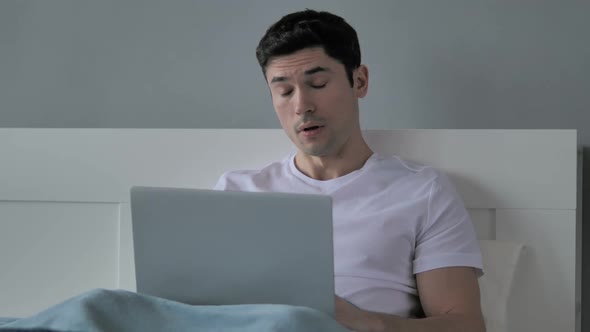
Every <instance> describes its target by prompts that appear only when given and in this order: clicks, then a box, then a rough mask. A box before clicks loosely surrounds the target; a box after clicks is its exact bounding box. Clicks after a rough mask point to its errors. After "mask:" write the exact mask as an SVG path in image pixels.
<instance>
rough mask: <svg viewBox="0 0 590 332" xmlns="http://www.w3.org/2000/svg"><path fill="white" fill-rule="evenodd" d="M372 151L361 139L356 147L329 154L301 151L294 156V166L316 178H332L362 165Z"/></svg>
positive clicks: (323, 179) (322, 179)
mask: <svg viewBox="0 0 590 332" xmlns="http://www.w3.org/2000/svg"><path fill="white" fill-rule="evenodd" d="M372 154H373V151H372V150H371V148H369V146H368V145H367V144H366V143H365V141H364V140H363V141H362V142H360V144H359V145H358V147H357V148H354V149H344V150H343V151H341V152H340V153H338V154H335V155H331V156H323V157H316V156H311V155H308V154H305V153H303V152H301V151H299V152H297V155H296V156H295V167H297V169H298V170H299V171H301V173H303V174H305V175H307V176H309V177H310V178H312V179H316V180H321V181H325V180H332V179H335V178H338V177H341V176H343V175H346V174H348V173H351V172H354V171H356V170H358V169H360V168H362V167H363V165H364V164H365V162H366V161H367V160H368V159H369V157H371V155H372Z"/></svg>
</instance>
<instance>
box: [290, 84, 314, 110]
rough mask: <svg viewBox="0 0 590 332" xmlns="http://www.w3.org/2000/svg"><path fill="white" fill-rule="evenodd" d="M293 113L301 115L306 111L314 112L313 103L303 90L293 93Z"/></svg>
mask: <svg viewBox="0 0 590 332" xmlns="http://www.w3.org/2000/svg"><path fill="white" fill-rule="evenodd" d="M294 102H295V114H297V115H301V114H304V113H308V112H315V105H314V103H313V101H312V100H311V99H310V97H309V95H308V94H307V93H305V91H301V90H299V91H297V92H296V93H295V100H294Z"/></svg>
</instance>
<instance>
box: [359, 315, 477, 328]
mask: <svg viewBox="0 0 590 332" xmlns="http://www.w3.org/2000/svg"><path fill="white" fill-rule="evenodd" d="M367 314H368V315H369V316H370V318H369V319H370V320H371V321H372V323H371V324H370V325H371V326H372V331H374V332H389V331H391V332H485V330H486V329H485V325H484V322H483V319H482V318H481V317H478V315H474V314H445V315H440V316H434V317H428V318H420V319H406V318H401V317H398V316H393V315H387V314H381V313H373V312H370V313H369V312H368V313H367Z"/></svg>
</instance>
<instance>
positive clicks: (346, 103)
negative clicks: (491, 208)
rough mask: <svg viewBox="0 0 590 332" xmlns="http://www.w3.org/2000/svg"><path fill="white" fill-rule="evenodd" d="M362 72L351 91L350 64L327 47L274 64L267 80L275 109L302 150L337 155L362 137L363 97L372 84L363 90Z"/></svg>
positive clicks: (282, 58) (268, 70) (303, 52)
mask: <svg viewBox="0 0 590 332" xmlns="http://www.w3.org/2000/svg"><path fill="white" fill-rule="evenodd" d="M360 69H361V70H360V73H359V69H357V70H355V72H354V74H353V79H354V81H355V84H354V87H351V86H350V82H349V80H348V78H347V76H346V71H345V68H344V65H343V64H341V63H340V62H338V61H336V60H334V59H333V58H331V57H329V56H328V55H327V54H326V53H325V52H324V50H323V48H307V49H303V50H301V51H298V52H295V53H293V54H290V55H285V56H279V57H275V58H272V59H271V61H270V62H269V63H268V65H267V67H266V80H267V82H268V85H269V87H270V92H271V95H272V102H273V106H274V109H275V111H276V113H277V116H278V118H279V121H280V122H281V126H282V127H283V129H284V130H285V132H286V133H287V135H288V136H289V138H290V139H291V141H293V143H294V144H295V145H296V146H297V148H298V149H299V150H300V151H302V152H304V153H306V154H308V155H312V156H318V157H324V156H337V155H338V154H339V153H340V152H341V151H342V149H343V148H344V147H345V146H346V144H347V143H349V141H350V138H351V137H352V136H353V135H359V137H360V125H359V116H358V98H362V97H364V95H365V94H366V84H365V86H364V87H362V85H363V79H364V78H363V77H360V80H359V75H360V76H363V74H366V68H364V66H361V68H360ZM357 81H358V82H359V83H358V84H357ZM364 82H365V83H366V80H365V81H364ZM359 84H360V85H361V87H360V88H359Z"/></svg>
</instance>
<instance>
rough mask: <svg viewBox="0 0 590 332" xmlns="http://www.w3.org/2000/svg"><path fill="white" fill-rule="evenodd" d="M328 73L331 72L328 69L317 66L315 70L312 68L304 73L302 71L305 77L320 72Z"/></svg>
mask: <svg viewBox="0 0 590 332" xmlns="http://www.w3.org/2000/svg"><path fill="white" fill-rule="evenodd" d="M330 71H331V70H330V69H329V68H326V67H320V66H317V67H315V68H312V69H309V70H306V71H304V72H303V73H304V74H305V75H313V74H315V73H320V72H330Z"/></svg>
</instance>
